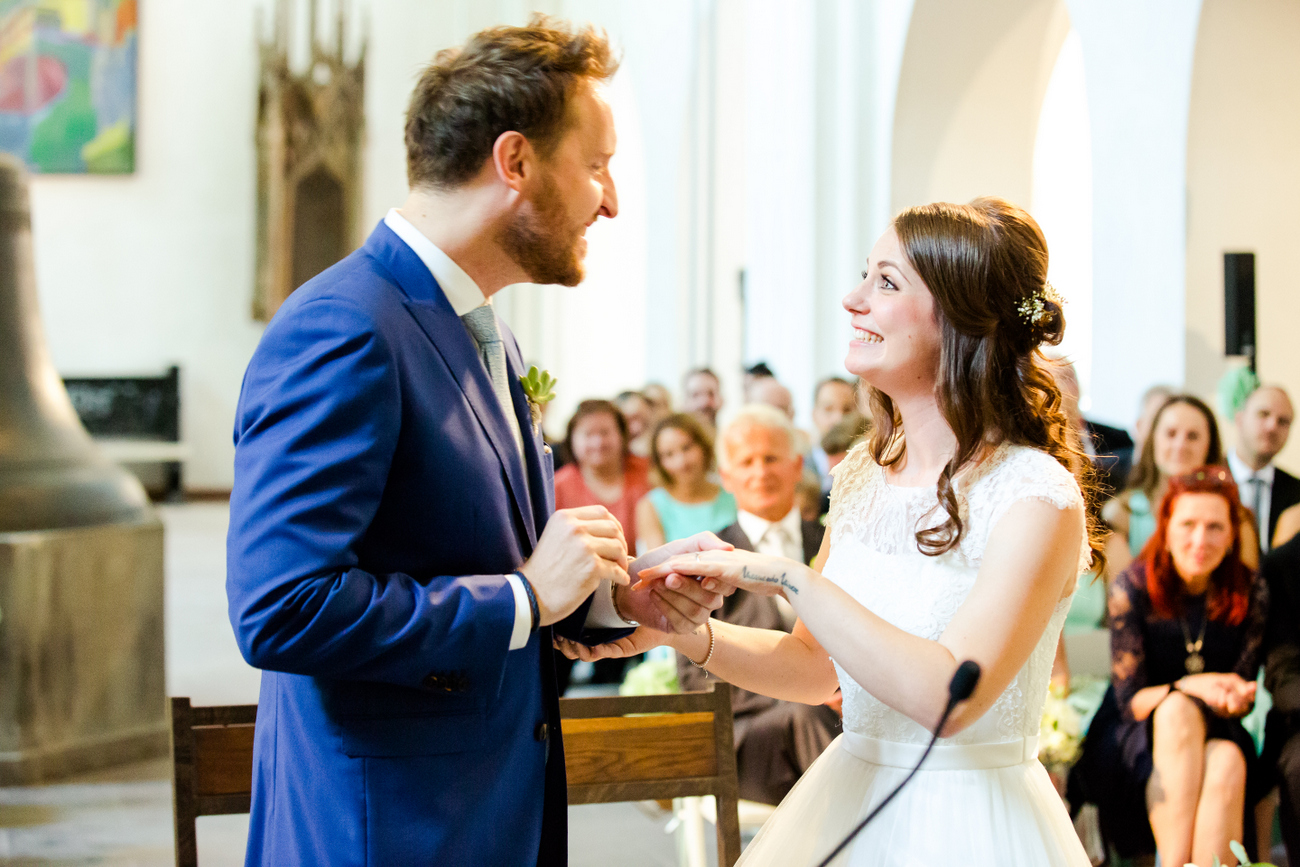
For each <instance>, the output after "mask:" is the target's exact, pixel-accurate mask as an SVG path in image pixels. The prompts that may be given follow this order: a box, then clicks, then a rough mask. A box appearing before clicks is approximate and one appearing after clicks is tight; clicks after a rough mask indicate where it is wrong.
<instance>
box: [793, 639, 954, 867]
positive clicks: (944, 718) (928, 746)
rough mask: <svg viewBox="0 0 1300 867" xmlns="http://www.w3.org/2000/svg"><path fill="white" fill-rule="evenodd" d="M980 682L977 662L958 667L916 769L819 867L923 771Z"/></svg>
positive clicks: (840, 850) (858, 832)
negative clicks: (947, 727)
mask: <svg viewBox="0 0 1300 867" xmlns="http://www.w3.org/2000/svg"><path fill="white" fill-rule="evenodd" d="M979 680H980V666H979V663H978V662H976V661H975V660H973V659H968V660H966V661H965V662H963V663H962V664H961V665H959V666H957V670H956V671H955V672H954V673H953V675H952V680H950V681H948V705H947V706H946V707H945V708H944V709H943V715H942V716H940V717H939V723H938V724H937V725H936V726H935V727H934V732H933V734H931V736H930V743H928V744H926V746H925V752H923V753H921V760H920V761H918V762H917V763H916V767H914V768H912V770H911V771H909V772H908V774H907V776H906V777H904V778H903V781H902V782H901V783H899V784H898V785H897V786H894V790H893V791H892V792H890V793H889V794H888V795H886V796H885V800H883V801H881V802H880V803H879V804H877V805H876V809H874V810H872V811H871V812H870V813H868V814H867V817H866V818H865V819H863V820H862V821H861V822H859V823H858V826H857V827H856V828H854V829H853V830H852V831H850V832H849V835H848V836H847V837H845V838H844V839H843V840H841V841H840V844H839V845H838V846H836V847H835V848H834V849H833V850H832V851H831V854H829V855H827V856H826V857H825V858H824V859H822V861H821V863H819V864H818V865H817V867H828V865H829V864H830V863H831V861H833V860H835V856H836V855H838V854H840V853H841V852H843V851H844V847H845V846H847V845H849V844H850V843H852V842H853V839H854V838H855V837H857V836H858V834H860V833H861V832H862V829H863V828H865V827H867V825H869V824H870V823H871V820H872V819H874V818H876V816H878V815H879V814H880V811H881V810H883V809H885V805H886V804H888V803H889V802H890V801H892V800H894V796H895V795H897V794H898V793H899V792H901V791H902V790H903V787H904V786H906V785H907V784H908V783H910V782H911V781H912V777H915V776H916V772H917V771H919V770H921V765H923V764H925V760H926V758H927V757H928V756H929V755H930V750H931V749H932V748H933V747H934V742H935V741H937V740H938V739H939V732H941V731H943V726H944V723H946V722H948V717H949V716H951V715H952V709H953V708H955V707H956V706H957V704H958V702H963V701H965V700H966V699H968V698H970V694H971V693H972V692H974V691H975V684H977V683H979Z"/></svg>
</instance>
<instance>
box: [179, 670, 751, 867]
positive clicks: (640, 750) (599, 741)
mask: <svg viewBox="0 0 1300 867" xmlns="http://www.w3.org/2000/svg"><path fill="white" fill-rule="evenodd" d="M171 715H172V762H173V772H172V774H173V776H172V780H173V783H172V786H173V793H174V817H175V827H176V865H177V867H198V849H197V845H196V842H195V821H196V820H197V819H198V817H199V816H220V815H226V814H231V813H247V812H248V811H249V808H250V807H251V804H252V788H253V726H254V724H255V723H256V721H257V705H233V706H225V707H222V706H218V707H192V706H191V705H190V700H189V699H188V698H173V699H172V700H171ZM560 719H561V726H562V730H563V734H564V756H565V764H566V770H567V776H568V781H569V803H570V804H598V803H609V802H614V801H641V800H651V799H655V800H663V799H668V798H683V797H691V796H703V795H713V796H714V797H715V798H716V799H717V816H718V823H717V830H718V864H719V865H720V867H732V865H734V864H735V863H736V860H737V859H738V858H739V857H740V820H739V818H738V814H737V801H738V799H739V784H738V782H737V779H736V752H735V746H734V742H733V738H732V720H731V687H730V686H729V685H728V684H725V683H716V684H714V685H713V689H712V691H710V692H687V693H677V694H672V695H642V696H608V697H599V698H562V699H560Z"/></svg>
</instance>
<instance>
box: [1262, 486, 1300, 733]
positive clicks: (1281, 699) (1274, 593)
mask: <svg viewBox="0 0 1300 867" xmlns="http://www.w3.org/2000/svg"><path fill="white" fill-rule="evenodd" d="M1279 475H1280V472H1279ZM1275 484H1276V482H1275ZM1260 574H1261V575H1262V576H1263V578H1264V579H1265V580H1266V581H1267V582H1268V597H1269V608H1268V632H1267V635H1266V638H1265V641H1264V652H1265V657H1264V658H1265V663H1264V686H1265V687H1267V688H1268V691H1269V692H1270V693H1272V694H1273V709H1274V710H1275V711H1276V712H1277V713H1279V714H1280V715H1283V716H1285V717H1286V718H1287V719H1288V720H1290V721H1292V728H1300V536H1296V537H1295V538H1293V539H1291V541H1289V542H1287V543H1286V544H1285V545H1283V546H1281V547H1279V548H1274V549H1273V550H1272V551H1269V552H1268V553H1267V554H1265V555H1264V559H1263V561H1262V562H1261V564H1260Z"/></svg>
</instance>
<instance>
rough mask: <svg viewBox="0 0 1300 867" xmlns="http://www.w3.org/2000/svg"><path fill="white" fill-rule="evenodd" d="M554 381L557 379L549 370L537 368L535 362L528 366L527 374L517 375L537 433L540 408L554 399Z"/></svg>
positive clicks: (540, 421) (539, 423) (540, 417)
mask: <svg viewBox="0 0 1300 867" xmlns="http://www.w3.org/2000/svg"><path fill="white" fill-rule="evenodd" d="M556 382H557V380H556V379H555V377H553V376H551V374H550V372H549V371H546V370H538V369H537V365H535V364H534V365H533V366H532V367H530V368H528V373H527V374H525V375H524V376H521V377H519V384H520V385H522V386H523V387H524V394H525V395H526V396H527V397H528V413H529V415H530V416H532V419H533V433H537V429H538V428H539V427H540V426H541V424H542V408H543V407H545V406H546V405H547V404H548V403H550V402H551V401H553V400H555V385H556Z"/></svg>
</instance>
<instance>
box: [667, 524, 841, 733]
mask: <svg viewBox="0 0 1300 867" xmlns="http://www.w3.org/2000/svg"><path fill="white" fill-rule="evenodd" d="M825 532H826V528H825V527H823V526H822V525H821V524H819V523H817V522H816V521H804V522H803V554H804V562H805V563H808V562H811V561H812V559H813V558H814V557H816V556H817V551H818V550H819V549H820V548H821V545H822V535H823V534H824V533H825ZM718 538H719V539H721V540H722V541H724V542H729V543H731V544H732V545H735V546H736V547H737V548H738V549H740V550H742V551H753V550H754V543H753V542H752V541H750V539H749V537H748V536H746V535H745V531H744V530H742V529H740V524H739V523H736V524H732V525H731V526H730V527H727V528H726V529H724V530H722V531H721V532H720V533H718ZM713 616H714V617H715V618H716V619H718V620H722V621H724V622H726V623H734V624H736V625H738V626H752V627H755V628H756V629H784V625H783V624H782V622H781V609H779V608H778V607H777V604H776V600H775V599H773V598H772V597H770V596H759V595H757V594H754V593H749V592H748V591H745V590H737V591H736V592H735V593H733V594H731V595H730V596H728V597H727V599H726V601H725V602H723V604H722V608H720V609H718V611H716V612H715V613H714V615H713ZM677 676H678V680H680V681H681V684H682V689H683V690H687V691H691V690H702V689H707V688H708V686H707V684H708V676H707V675H706V674H705V672H704V671H703V670H702V669H700V668H699V666H696V665H692V664H691V661H690V660H688V659H686V658H685V657H683V656H681V655H680V654H679V655H678V657H677ZM776 703H777V699H774V698H771V697H769V696H766V695H759V694H758V693H754V692H750V691H748V690H744V689H736V688H733V689H732V690H731V710H732V713H733V714H734V715H735V717H736V743H737V745H739V743H740V741H741V740H742V739H743V737H744V733H745V725H744V722H743V718H744V717H746V716H749V715H753V714H756V713H758V712H760V711H764V710H767V709H768V708H770V707H773V706H774V705H776Z"/></svg>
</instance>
